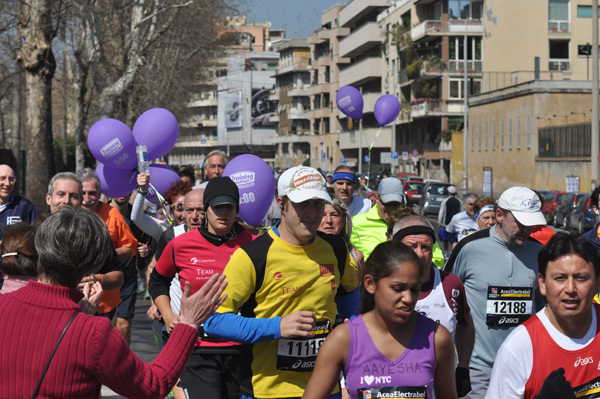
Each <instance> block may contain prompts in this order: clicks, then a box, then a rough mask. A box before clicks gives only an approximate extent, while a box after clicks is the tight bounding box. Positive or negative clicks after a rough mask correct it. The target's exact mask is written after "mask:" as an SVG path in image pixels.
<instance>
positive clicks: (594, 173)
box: [591, 0, 600, 190]
mask: <svg viewBox="0 0 600 399" xmlns="http://www.w3.org/2000/svg"><path fill="white" fill-rule="evenodd" d="M599 125H600V124H599V122H598V0H592V151H591V152H592V155H591V157H592V159H591V166H592V170H591V178H592V181H591V189H592V190H593V189H595V188H596V186H597V185H598V152H600V137H599V136H598V134H599V131H600V126H599Z"/></svg>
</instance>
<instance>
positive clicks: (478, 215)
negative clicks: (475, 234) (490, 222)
mask: <svg viewBox="0 0 600 399" xmlns="http://www.w3.org/2000/svg"><path fill="white" fill-rule="evenodd" d="M493 210H494V205H486V206H483V207H481V209H480V210H479V212H477V213H476V214H475V220H479V217H480V216H481V215H482V214H484V213H485V212H487V211H493Z"/></svg>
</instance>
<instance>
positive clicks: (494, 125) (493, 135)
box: [492, 121, 496, 151]
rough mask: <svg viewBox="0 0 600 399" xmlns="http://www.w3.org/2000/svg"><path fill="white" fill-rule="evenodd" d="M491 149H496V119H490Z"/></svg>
mask: <svg viewBox="0 0 600 399" xmlns="http://www.w3.org/2000/svg"><path fill="white" fill-rule="evenodd" d="M492 150H493V151H496V121H492Z"/></svg>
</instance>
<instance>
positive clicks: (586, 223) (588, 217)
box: [567, 194, 596, 234]
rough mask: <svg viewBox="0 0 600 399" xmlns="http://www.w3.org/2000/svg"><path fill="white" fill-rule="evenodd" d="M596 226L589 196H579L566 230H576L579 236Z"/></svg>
mask: <svg viewBox="0 0 600 399" xmlns="http://www.w3.org/2000/svg"><path fill="white" fill-rule="evenodd" d="M595 225H596V213H595V212H594V209H593V208H592V200H591V194H584V195H581V196H579V198H578V199H577V203H576V204H575V209H573V211H572V212H571V217H570V218H569V225H568V226H567V228H568V229H574V230H577V231H578V232H579V233H580V234H583V233H585V232H586V231H588V230H591V229H593V228H594V226H595Z"/></svg>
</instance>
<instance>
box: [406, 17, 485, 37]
mask: <svg viewBox="0 0 600 399" xmlns="http://www.w3.org/2000/svg"><path fill="white" fill-rule="evenodd" d="M447 33H462V34H464V33H483V25H482V24H481V20H479V19H467V20H450V21H440V20H427V21H423V22H422V23H420V24H419V25H417V26H415V27H414V28H413V29H412V31H411V37H412V39H413V41H416V40H419V39H421V38H423V37H425V36H427V35H439V34H447Z"/></svg>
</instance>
